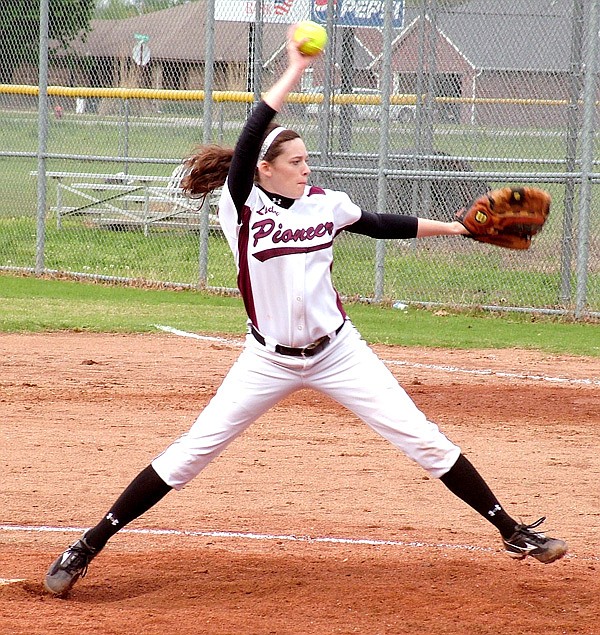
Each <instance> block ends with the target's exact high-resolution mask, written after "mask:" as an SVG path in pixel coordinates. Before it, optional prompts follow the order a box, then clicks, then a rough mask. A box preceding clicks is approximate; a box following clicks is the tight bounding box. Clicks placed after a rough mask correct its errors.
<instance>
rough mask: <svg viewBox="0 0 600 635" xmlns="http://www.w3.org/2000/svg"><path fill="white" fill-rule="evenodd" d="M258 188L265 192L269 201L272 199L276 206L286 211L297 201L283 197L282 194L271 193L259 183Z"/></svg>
mask: <svg viewBox="0 0 600 635" xmlns="http://www.w3.org/2000/svg"><path fill="white" fill-rule="evenodd" d="M256 186H257V187H259V188H260V189H261V191H263V192H264V193H265V194H266V195H267V196H268V197H269V199H271V200H272V201H273V203H275V205H278V206H279V207H283V208H284V209H289V208H290V207H291V206H292V205H293V204H294V201H295V200H296V199H294V198H289V197H288V196H282V195H281V194H275V193H273V192H269V191H268V190H265V188H264V187H263V186H262V185H260V184H259V183H257V184H256Z"/></svg>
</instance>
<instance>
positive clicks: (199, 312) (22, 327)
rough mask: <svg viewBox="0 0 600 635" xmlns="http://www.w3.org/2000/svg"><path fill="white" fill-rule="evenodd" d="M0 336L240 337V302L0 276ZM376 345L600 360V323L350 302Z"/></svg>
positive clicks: (351, 311) (185, 293)
mask: <svg viewBox="0 0 600 635" xmlns="http://www.w3.org/2000/svg"><path fill="white" fill-rule="evenodd" d="M0 299H1V300H2V302H1V304H0V332H17V331H33V332H44V331H57V330H73V331H82V330H83V331H92V332H131V333H134V332H156V331H157V329H156V325H157V324H161V325H165V326H171V327H173V328H177V329H182V330H185V331H190V332H204V333H220V334H236V335H240V334H242V333H244V332H245V320H246V318H245V313H244V309H243V305H242V302H241V300H240V298H239V297H231V296H225V295H214V294H208V293H204V292H198V291H192V290H161V289H140V288H132V287H122V286H109V285H102V284H92V283H82V282H74V281H64V280H52V279H44V278H36V277H26V276H13V275H6V274H4V275H0ZM346 309H347V311H348V314H349V316H350V317H351V319H352V320H353V321H354V323H355V324H356V326H357V327H358V328H359V330H360V331H361V332H362V334H363V336H364V337H365V339H367V340H368V341H369V342H372V343H385V344H393V345H401V346H426V347H442V348H457V349H470V348H515V347H516V348H525V349H535V350H541V351H546V352H548V353H559V354H569V355H590V356H594V357H600V339H599V338H598V324H597V323H591V322H588V323H585V322H580V323H572V322H569V321H565V320H557V319H552V318H549V317H539V316H538V317H534V316H530V315H523V314H510V315H507V314H502V315H500V314H490V313H483V312H478V313H475V312H471V313H458V312H450V311H440V310H431V311H430V310H425V309H419V308H415V307H409V308H408V309H407V310H406V311H403V310H398V309H394V308H391V307H390V306H389V305H369V304H364V303H360V302H355V303H352V302H350V303H347V304H346Z"/></svg>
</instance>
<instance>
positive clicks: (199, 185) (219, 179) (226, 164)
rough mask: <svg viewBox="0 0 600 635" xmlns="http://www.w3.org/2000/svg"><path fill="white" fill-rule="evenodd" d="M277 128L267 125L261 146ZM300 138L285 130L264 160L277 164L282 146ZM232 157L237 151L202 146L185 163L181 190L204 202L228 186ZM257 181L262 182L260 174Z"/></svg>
mask: <svg viewBox="0 0 600 635" xmlns="http://www.w3.org/2000/svg"><path fill="white" fill-rule="evenodd" d="M277 126H278V124H276V123H274V122H271V123H270V124H269V125H268V126H267V130H266V132H265V134H264V136H263V139H261V143H262V142H263V141H264V139H265V137H266V136H267V135H268V134H269V132H271V130H274V129H275V128H277ZM298 137H300V135H299V134H298V133H297V132H294V131H293V130H287V129H286V130H283V131H282V132H281V133H280V134H278V135H277V137H276V138H275V140H274V141H273V143H272V144H271V145H270V147H269V149H268V150H267V152H266V154H265V156H264V157H263V160H264V161H274V160H275V159H276V158H277V157H278V156H279V155H280V154H281V153H282V152H283V150H282V147H281V146H282V144H284V143H285V142H286V141H291V140H292V139H297V138H298ZM232 157H233V148H223V147H222V146H219V145H215V144H211V145H206V146H200V147H199V148H198V149H197V151H196V152H195V154H193V155H192V156H190V157H188V158H187V159H186V160H185V161H184V166H185V170H186V175H185V176H184V177H183V178H182V179H181V188H182V190H183V192H184V194H186V195H187V196H189V197H190V198H199V199H201V200H202V201H203V202H204V199H205V198H206V197H207V196H208V195H209V194H210V193H211V192H212V191H214V190H216V189H217V188H219V187H221V186H222V185H223V183H225V179H226V178H227V174H228V172H229V168H230V167H231V159H232ZM254 178H255V180H258V174H257V172H256V173H255V176H254Z"/></svg>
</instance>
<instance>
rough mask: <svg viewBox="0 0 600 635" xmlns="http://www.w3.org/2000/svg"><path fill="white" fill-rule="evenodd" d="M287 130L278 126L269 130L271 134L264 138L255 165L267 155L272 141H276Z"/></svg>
mask: <svg viewBox="0 0 600 635" xmlns="http://www.w3.org/2000/svg"><path fill="white" fill-rule="evenodd" d="M284 130H287V128H284V127H282V126H278V127H277V128H274V129H273V130H271V132H269V134H268V135H267V136H266V138H265V140H264V141H263V144H262V146H261V148H260V152H259V154H258V161H257V163H260V162H261V161H262V160H263V159H264V158H265V155H266V154H267V152H268V151H269V148H270V147H271V145H272V143H273V141H275V139H277V137H278V136H279V135H280V134H281V133H282V132H283V131H284Z"/></svg>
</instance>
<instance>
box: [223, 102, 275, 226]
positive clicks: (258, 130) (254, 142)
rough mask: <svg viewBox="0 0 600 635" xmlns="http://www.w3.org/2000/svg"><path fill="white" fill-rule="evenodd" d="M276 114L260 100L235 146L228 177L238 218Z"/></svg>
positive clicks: (250, 188)
mask: <svg viewBox="0 0 600 635" xmlns="http://www.w3.org/2000/svg"><path fill="white" fill-rule="evenodd" d="M276 114H277V111H276V110H273V108H271V107H270V106H269V105H267V104H266V103H265V102H264V101H261V102H259V103H258V105H257V106H256V108H254V110H253V111H252V113H251V115H250V117H248V120H247V121H246V124H245V125H244V128H243V129H242V132H241V133H240V136H239V138H238V141H237V144H236V146H235V150H234V153H233V158H232V159H231V166H230V167H229V173H228V176H227V178H228V183H229V191H230V193H231V198H232V199H233V202H234V204H235V207H236V209H237V211H238V218H239V214H240V212H241V210H242V207H243V206H244V203H245V202H246V199H247V198H248V195H249V194H250V191H251V190H252V185H253V183H254V172H255V170H256V163H257V161H258V155H259V153H260V147H261V144H262V139H263V137H264V135H265V131H266V129H267V126H268V125H269V123H271V121H272V120H273V118H274V117H275V115H276Z"/></svg>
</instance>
